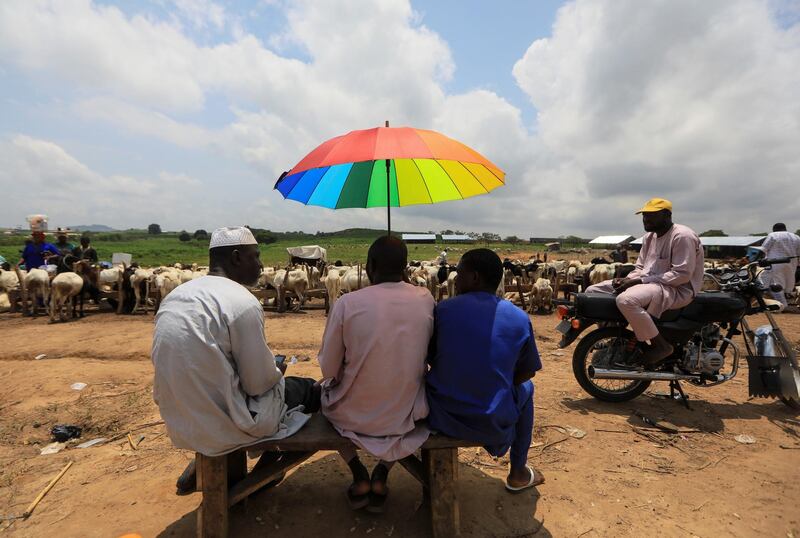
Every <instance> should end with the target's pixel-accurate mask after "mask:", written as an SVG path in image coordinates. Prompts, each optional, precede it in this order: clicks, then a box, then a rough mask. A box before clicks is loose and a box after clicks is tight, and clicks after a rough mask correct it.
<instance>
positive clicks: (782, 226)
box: [772, 222, 786, 232]
mask: <svg viewBox="0 0 800 538" xmlns="http://www.w3.org/2000/svg"><path fill="white" fill-rule="evenodd" d="M772 231H773V232H785V231H786V225H785V224H784V223H782V222H776V223H775V225H773V226H772Z"/></svg>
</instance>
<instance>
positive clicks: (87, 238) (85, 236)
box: [81, 235, 92, 243]
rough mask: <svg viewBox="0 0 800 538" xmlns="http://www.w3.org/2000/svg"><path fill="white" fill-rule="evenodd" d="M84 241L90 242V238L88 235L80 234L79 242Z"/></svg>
mask: <svg viewBox="0 0 800 538" xmlns="http://www.w3.org/2000/svg"><path fill="white" fill-rule="evenodd" d="M84 242H86V243H91V242H92V239H91V238H90V237H89V236H88V235H82V236H81V243H84Z"/></svg>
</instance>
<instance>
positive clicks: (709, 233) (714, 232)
mask: <svg viewBox="0 0 800 538" xmlns="http://www.w3.org/2000/svg"><path fill="white" fill-rule="evenodd" d="M700 237H728V234H726V233H725V232H723V231H722V230H706V231H705V232H703V233H701V234H700Z"/></svg>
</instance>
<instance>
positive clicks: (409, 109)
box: [0, 0, 800, 237]
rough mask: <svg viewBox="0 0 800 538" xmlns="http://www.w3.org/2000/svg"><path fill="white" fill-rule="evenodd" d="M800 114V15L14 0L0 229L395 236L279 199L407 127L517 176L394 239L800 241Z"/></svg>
mask: <svg viewBox="0 0 800 538" xmlns="http://www.w3.org/2000/svg"><path fill="white" fill-rule="evenodd" d="M799 96H800V0H761V1H759V0H703V1H702V2H697V1H696V0H576V1H572V2H555V1H551V0H536V1H533V0H532V1H530V2H519V1H516V0H507V1H496V2H484V1H481V0H470V1H463V0H430V1H421V0H413V1H410V2H409V1H407V0H336V1H334V0H331V1H323V0H302V1H298V0H292V1H289V0H258V1H257V0H253V1H250V2H235V3H234V2H221V1H214V0H149V1H145V0H141V1H138V0H129V1H120V2H111V1H94V2H93V1H90V0H53V1H49V2H48V1H39V0H3V1H2V2H0V192H2V196H1V197H0V199H1V200H2V202H0V226H17V225H23V224H24V218H25V216H26V215H28V214H31V213H39V212H43V213H46V214H48V215H49V216H50V223H51V225H52V226H57V225H74V224H89V223H102V224H107V225H110V226H113V227H116V228H127V227H140V228H141V227H144V226H146V225H147V224H149V223H151V222H157V223H160V224H161V225H162V227H163V228H165V229H187V230H194V229H197V228H206V229H212V228H215V227H217V226H222V225H233V224H244V223H247V224H250V225H251V226H258V227H264V228H270V229H273V230H298V229H302V230H305V231H310V232H314V231H316V230H325V231H330V230H336V229H341V228H346V227H356V226H367V227H376V228H378V227H381V226H384V225H385V214H384V212H383V211H380V210H344V211H342V210H340V211H331V210H326V209H322V208H319V207H306V206H303V205H300V204H298V203H296V202H290V201H284V200H283V198H282V197H281V196H280V195H279V194H278V193H277V191H273V190H272V186H273V184H274V181H275V179H276V178H277V177H278V175H279V174H280V173H281V172H283V171H284V170H288V169H289V168H291V167H292V166H293V165H294V164H295V163H296V162H297V161H298V160H299V159H300V158H301V157H302V156H303V155H305V154H306V153H307V152H309V151H310V150H311V149H313V148H314V147H315V146H317V145H318V144H319V143H320V142H322V141H324V140H325V139H327V138H330V137H332V136H336V135H338V134H342V133H344V132H347V131H350V130H353V129H362V128H368V127H372V126H377V125H381V124H382V123H383V121H384V120H390V121H391V124H392V125H395V126H400V125H411V126H415V127H420V128H428V129H434V130H437V131H440V132H443V133H445V134H447V135H448V136H451V137H453V138H456V139H459V140H461V141H463V142H464V143H466V144H468V145H470V146H472V147H474V148H475V149H477V150H479V151H480V152H482V153H483V154H484V155H486V156H487V157H488V158H489V159H491V160H492V161H494V162H495V163H497V164H498V165H499V166H500V167H501V168H503V169H504V170H505V171H506V173H507V185H506V186H505V187H503V188H500V189H497V190H495V191H494V192H492V193H491V194H490V195H487V196H479V197H476V198H473V199H470V200H468V201H459V202H448V203H443V204H437V205H432V206H413V207H406V208H401V209H398V210H395V211H394V213H393V217H394V219H393V220H394V221H395V224H394V226H393V227H395V228H397V229H403V230H429V229H433V230H441V229H445V228H452V229H462V230H466V231H477V232H483V231H493V232H497V233H501V234H504V235H507V234H517V235H519V236H522V237H530V236H549V235H566V234H576V235H582V236H593V235H596V234H600V233H631V234H636V233H637V232H638V231H639V230H640V228H641V224H640V223H639V221H638V220H637V218H636V217H635V216H634V215H633V214H632V213H633V211H634V210H635V209H636V208H637V207H639V206H640V205H641V204H642V202H643V201H644V200H646V199H648V198H650V197H653V196H663V197H667V198H670V199H671V200H672V201H673V202H674V205H675V218H676V220H677V221H679V222H682V223H685V224H689V225H691V226H693V227H694V228H696V229H697V230H698V231H702V230H705V229H708V228H722V229H724V230H725V231H726V232H729V233H751V232H758V231H763V230H767V229H768V228H769V227H770V226H771V225H772V223H773V222H775V221H777V220H783V221H786V222H787V223H788V224H789V226H790V228H791V229H795V228H800V97H799Z"/></svg>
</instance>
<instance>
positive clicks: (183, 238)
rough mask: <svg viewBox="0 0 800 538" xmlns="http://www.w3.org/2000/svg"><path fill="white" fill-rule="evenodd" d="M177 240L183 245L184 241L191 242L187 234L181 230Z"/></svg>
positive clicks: (190, 237)
mask: <svg viewBox="0 0 800 538" xmlns="http://www.w3.org/2000/svg"><path fill="white" fill-rule="evenodd" d="M178 239H180V240H181V241H183V242H184V243H185V242H186V241H191V240H192V236H191V235H189V232H187V231H186V230H183V231H181V233H180V235H179V236H178Z"/></svg>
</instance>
